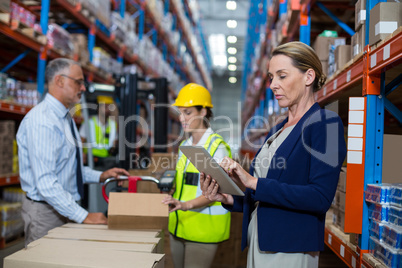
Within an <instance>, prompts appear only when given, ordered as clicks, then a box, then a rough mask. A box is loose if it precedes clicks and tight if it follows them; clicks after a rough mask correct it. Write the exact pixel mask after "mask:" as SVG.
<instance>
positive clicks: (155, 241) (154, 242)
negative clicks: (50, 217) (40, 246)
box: [44, 232, 164, 253]
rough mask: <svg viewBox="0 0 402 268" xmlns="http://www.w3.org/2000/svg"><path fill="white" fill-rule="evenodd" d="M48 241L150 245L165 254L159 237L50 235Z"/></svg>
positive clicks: (81, 234)
mask: <svg viewBox="0 0 402 268" xmlns="http://www.w3.org/2000/svg"><path fill="white" fill-rule="evenodd" d="M44 238H47V239H59V240H75V241H98V242H114V243H131V244H148V245H151V246H153V247H155V251H156V252H158V253H162V252H163V246H164V245H163V243H162V241H161V238H158V237H133V236H126V237H123V236H107V235H99V234H85V233H70V234H66V233H50V232H49V233H48V234H47V235H45V236H44Z"/></svg>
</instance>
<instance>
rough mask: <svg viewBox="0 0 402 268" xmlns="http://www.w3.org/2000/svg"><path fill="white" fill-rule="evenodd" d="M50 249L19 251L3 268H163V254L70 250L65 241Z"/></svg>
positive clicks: (34, 248) (76, 248)
mask: <svg viewBox="0 0 402 268" xmlns="http://www.w3.org/2000/svg"><path fill="white" fill-rule="evenodd" d="M59 241H60V243H56V244H53V245H51V246H50V245H45V244H39V245H36V246H32V247H28V248H27V249H22V250H20V251H17V252H16V253H14V254H12V255H10V256H8V257H6V258H5V259H4V267H5V268H11V267H12V268H25V267H30V268H54V267H63V268H70V267H71V268H76V267H88V268H92V267H93V268H95V267H96V268H101V267H105V268H106V267H107V268H109V267H138V268H146V267H149V268H151V267H152V268H163V267H164V262H165V255H164V254H154V253H145V252H133V251H126V250H113V249H112V250H110V249H100V248H91V247H78V246H77V247H73V246H70V245H67V244H65V242H66V241H62V240H59Z"/></svg>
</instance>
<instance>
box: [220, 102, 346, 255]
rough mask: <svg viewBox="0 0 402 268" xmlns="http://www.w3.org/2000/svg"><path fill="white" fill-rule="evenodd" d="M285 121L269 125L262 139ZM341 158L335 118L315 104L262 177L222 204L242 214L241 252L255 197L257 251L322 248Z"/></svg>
mask: <svg viewBox="0 0 402 268" xmlns="http://www.w3.org/2000/svg"><path fill="white" fill-rule="evenodd" d="M287 120H288V119H285V120H284V121H283V122H282V123H279V124H278V125H276V126H275V127H273V128H272V129H271V130H270V132H269V133H268V135H267V137H266V140H267V139H268V138H269V137H270V136H271V135H272V134H274V133H275V132H276V131H278V130H279V129H280V128H281V127H282V126H283V125H284V124H285V123H286V122H287ZM260 150H261V149H260ZM259 152H260V151H258V153H259ZM258 153H257V154H258ZM345 156H346V145H345V138H344V131H343V124H342V121H341V119H340V117H339V116H338V115H337V114H336V113H334V112H331V111H328V110H324V109H321V108H320V106H319V105H318V104H317V103H315V104H314V105H313V106H312V107H311V108H310V109H309V110H308V111H307V113H306V114H305V115H304V116H303V117H302V118H301V119H300V120H299V122H298V123H297V124H296V126H295V127H294V128H293V130H292V131H291V133H290V134H289V136H288V137H287V138H286V139H285V141H284V142H283V143H282V144H281V145H280V146H279V148H278V149H277V151H276V153H275V155H274V157H273V159H272V161H271V165H270V168H269V171H268V174H267V177H266V178H258V183H257V188H256V190H255V191H254V190H251V189H246V191H245V196H244V197H240V196H233V197H234V204H233V206H227V205H224V207H225V208H227V209H228V210H230V211H232V212H243V228H242V250H243V249H244V248H245V247H246V246H247V230H248V225H249V222H250V218H251V213H252V211H253V210H254V208H255V202H256V201H259V206H258V211H257V213H258V217H257V220H258V241H259V247H260V250H262V251H274V252H307V251H321V250H323V249H324V228H325V213H326V212H327V210H328V209H329V207H330V206H331V203H332V200H333V198H334V195H335V191H336V187H337V184H338V179H339V172H340V169H341V166H342V163H343V161H344V159H345ZM254 162H255V159H254V160H253V162H252V164H251V168H250V174H251V175H253V173H254Z"/></svg>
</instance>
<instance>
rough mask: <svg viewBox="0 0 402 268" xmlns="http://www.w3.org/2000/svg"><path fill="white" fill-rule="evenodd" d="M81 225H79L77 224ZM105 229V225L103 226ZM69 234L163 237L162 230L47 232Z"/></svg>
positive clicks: (68, 230) (62, 228)
mask: <svg viewBox="0 0 402 268" xmlns="http://www.w3.org/2000/svg"><path fill="white" fill-rule="evenodd" d="M77 225H81V224H77ZM103 226H105V227H106V228H107V225H103ZM54 233H57V234H67V235H68V234H71V235H99V236H102V237H114V238H117V237H151V238H155V237H163V230H110V229H105V230H97V229H84V228H65V227H57V228H54V229H52V230H50V231H49V232H48V234H54Z"/></svg>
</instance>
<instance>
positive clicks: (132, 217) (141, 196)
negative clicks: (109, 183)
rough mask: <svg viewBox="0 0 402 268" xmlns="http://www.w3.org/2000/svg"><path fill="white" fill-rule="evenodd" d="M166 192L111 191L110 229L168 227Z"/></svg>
mask: <svg viewBox="0 0 402 268" xmlns="http://www.w3.org/2000/svg"><path fill="white" fill-rule="evenodd" d="M165 196H166V195H164V194H145V193H110V195H109V208H108V226H109V229H126V230H127V229H167V225H168V216H169V212H168V211H169V210H168V206H167V205H165V204H162V200H163V198H164V197H165Z"/></svg>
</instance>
